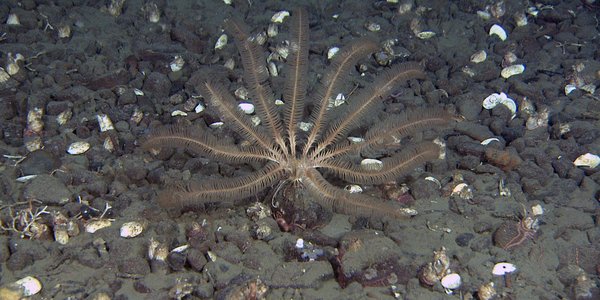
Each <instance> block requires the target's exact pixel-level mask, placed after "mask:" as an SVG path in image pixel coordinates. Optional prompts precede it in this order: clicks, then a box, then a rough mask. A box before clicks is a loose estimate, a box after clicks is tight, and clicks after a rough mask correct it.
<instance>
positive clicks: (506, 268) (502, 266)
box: [492, 262, 517, 276]
mask: <svg viewBox="0 0 600 300" xmlns="http://www.w3.org/2000/svg"><path fill="white" fill-rule="evenodd" d="M516 270H517V267H516V266H515V265H513V264H511V263H507V262H501V263H497V264H495V265H494V268H493V269H492V274H494V275H496V276H504V275H506V274H510V273H512V272H514V271H516Z"/></svg>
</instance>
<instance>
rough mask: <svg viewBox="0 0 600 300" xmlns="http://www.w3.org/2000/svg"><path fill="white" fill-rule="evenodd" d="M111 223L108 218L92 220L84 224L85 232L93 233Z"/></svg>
mask: <svg viewBox="0 0 600 300" xmlns="http://www.w3.org/2000/svg"><path fill="white" fill-rule="evenodd" d="M111 224H112V221H111V220H109V219H98V220H92V221H90V222H88V223H87V224H85V232H87V233H94V232H96V231H98V230H100V229H102V228H106V227H109V226H110V225H111Z"/></svg>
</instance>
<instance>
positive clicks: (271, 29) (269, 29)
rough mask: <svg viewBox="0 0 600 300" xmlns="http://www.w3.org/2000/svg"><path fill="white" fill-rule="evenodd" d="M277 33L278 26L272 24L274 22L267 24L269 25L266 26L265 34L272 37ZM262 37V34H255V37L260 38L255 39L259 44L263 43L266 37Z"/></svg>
mask: <svg viewBox="0 0 600 300" xmlns="http://www.w3.org/2000/svg"><path fill="white" fill-rule="evenodd" d="M278 34H279V27H278V26H277V24H274V23H271V24H269V27H267V36H268V37H271V38H272V37H276V36H277V35H278ZM263 37H264V35H259V36H257V39H259V38H260V40H258V41H257V42H258V44H259V45H264V43H265V42H266V41H267V40H266V38H263ZM263 39H264V40H263Z"/></svg>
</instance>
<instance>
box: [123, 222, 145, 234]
mask: <svg viewBox="0 0 600 300" xmlns="http://www.w3.org/2000/svg"><path fill="white" fill-rule="evenodd" d="M142 231H144V224H142V223H140V222H136V221H133V222H127V223H123V225H122V226H121V230H120V234H121V237H124V238H133V237H136V236H138V235H140V234H141V233H142Z"/></svg>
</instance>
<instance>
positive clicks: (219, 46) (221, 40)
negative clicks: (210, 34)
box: [215, 34, 227, 50]
mask: <svg viewBox="0 0 600 300" xmlns="http://www.w3.org/2000/svg"><path fill="white" fill-rule="evenodd" d="M225 45H227V35H226V34H221V36H220V37H219V39H217V43H216V44H215V50H219V49H222V48H223V47H225Z"/></svg>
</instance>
